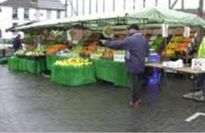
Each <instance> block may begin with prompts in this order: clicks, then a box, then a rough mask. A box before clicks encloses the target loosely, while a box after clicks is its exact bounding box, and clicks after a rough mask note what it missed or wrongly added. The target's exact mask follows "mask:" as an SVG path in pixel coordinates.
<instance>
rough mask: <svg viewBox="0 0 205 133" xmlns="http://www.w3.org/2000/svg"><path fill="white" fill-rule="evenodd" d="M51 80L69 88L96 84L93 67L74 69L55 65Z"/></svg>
mask: <svg viewBox="0 0 205 133" xmlns="http://www.w3.org/2000/svg"><path fill="white" fill-rule="evenodd" d="M51 80H52V81H54V82H56V83H59V84H63V85H68V86H79V85H85V84H90V83H95V82H96V79H95V72H94V67H93V66H87V67H78V68H74V67H65V66H58V65H53V67H52V71H51Z"/></svg>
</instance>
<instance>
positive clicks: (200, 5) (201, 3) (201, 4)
mask: <svg viewBox="0 0 205 133" xmlns="http://www.w3.org/2000/svg"><path fill="white" fill-rule="evenodd" d="M203 8H204V0H199V11H198V12H199V16H200V17H202V15H203Z"/></svg>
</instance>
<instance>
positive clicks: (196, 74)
mask: <svg viewBox="0 0 205 133" xmlns="http://www.w3.org/2000/svg"><path fill="white" fill-rule="evenodd" d="M146 67H154V68H159V69H162V70H164V73H165V74H166V71H165V70H167V69H170V70H173V71H175V72H177V73H185V74H190V75H192V76H193V78H192V82H193V99H195V97H194V96H195V92H196V90H197V81H198V78H199V76H201V75H204V74H205V71H198V70H194V69H192V68H191V67H188V66H184V67H182V68H167V67H164V66H163V65H162V63H146ZM165 78H166V76H165ZM202 91H203V96H204V97H205V86H203V87H202Z"/></svg>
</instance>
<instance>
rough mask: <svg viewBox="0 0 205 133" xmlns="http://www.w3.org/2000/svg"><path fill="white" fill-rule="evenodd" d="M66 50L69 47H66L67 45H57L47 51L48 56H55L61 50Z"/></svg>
mask: <svg viewBox="0 0 205 133" xmlns="http://www.w3.org/2000/svg"><path fill="white" fill-rule="evenodd" d="M66 48H68V46H66V45H65V44H55V45H53V46H51V47H50V48H49V49H48V50H47V55H54V54H56V53H57V52H59V51H60V50H63V49H66Z"/></svg>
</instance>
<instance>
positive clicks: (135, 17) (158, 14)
mask: <svg viewBox="0 0 205 133" xmlns="http://www.w3.org/2000/svg"><path fill="white" fill-rule="evenodd" d="M133 23H138V24H139V25H140V26H141V27H148V28H149V27H159V26H161V25H160V24H162V23H167V24H169V26H170V27H184V26H190V27H196V26H199V27H203V28H205V21H204V20H203V19H202V18H200V17H199V16H197V15H194V14H190V13H185V12H182V11H177V10H170V9H159V8H151V9H144V10H141V11H138V12H136V11H134V12H128V13H127V12H123V13H113V14H102V15H90V16H78V17H73V18H69V19H68V18H65V19H60V20H49V21H41V22H37V23H33V24H31V25H26V26H23V27H18V28H17V29H16V30H26V29H35V28H39V29H42V28H52V27H53V28H56V27H67V28H71V27H73V26H75V25H81V26H82V27H88V28H90V29H94V30H100V29H102V27H104V26H106V25H112V26H114V27H118V28H121V27H125V26H127V25H129V24H133Z"/></svg>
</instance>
